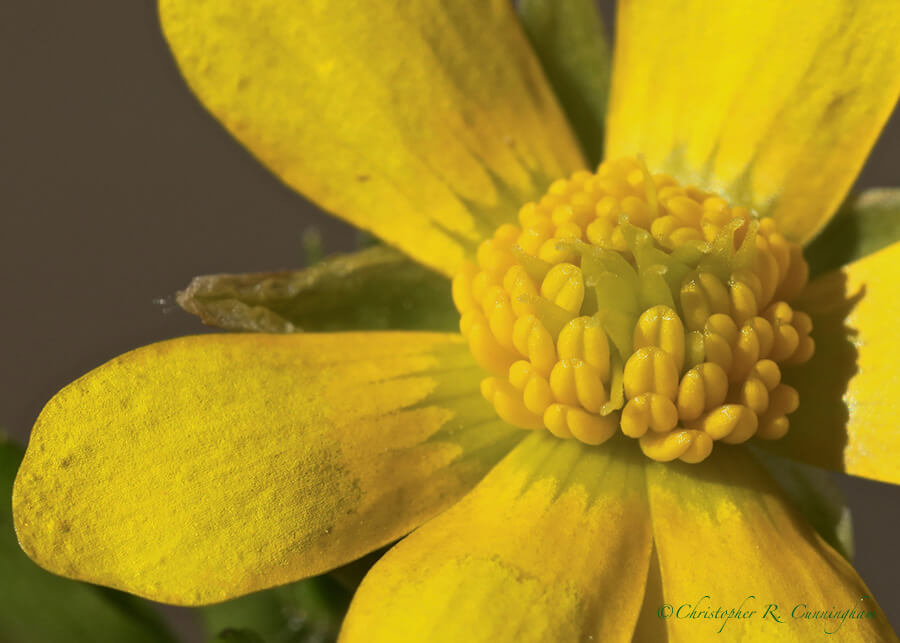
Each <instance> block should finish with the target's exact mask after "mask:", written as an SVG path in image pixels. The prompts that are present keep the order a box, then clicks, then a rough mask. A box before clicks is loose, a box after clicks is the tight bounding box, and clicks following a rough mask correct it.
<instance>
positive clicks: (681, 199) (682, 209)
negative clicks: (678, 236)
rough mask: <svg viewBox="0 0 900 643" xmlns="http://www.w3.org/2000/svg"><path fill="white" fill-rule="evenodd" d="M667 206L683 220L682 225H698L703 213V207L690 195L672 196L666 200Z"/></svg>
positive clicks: (677, 217)
mask: <svg viewBox="0 0 900 643" xmlns="http://www.w3.org/2000/svg"><path fill="white" fill-rule="evenodd" d="M665 207H666V210H668V211H669V212H670V213H671V214H672V215H673V216H674V217H675V218H676V219H678V220H679V221H680V222H681V225H686V226H692V227H696V226H697V225H699V223H700V217H701V216H702V215H703V208H701V207H700V204H699V203H697V202H696V201H694V200H693V199H692V198H690V197H689V196H675V197H672V198H671V199H669V200H668V201H667V202H666V204H665Z"/></svg>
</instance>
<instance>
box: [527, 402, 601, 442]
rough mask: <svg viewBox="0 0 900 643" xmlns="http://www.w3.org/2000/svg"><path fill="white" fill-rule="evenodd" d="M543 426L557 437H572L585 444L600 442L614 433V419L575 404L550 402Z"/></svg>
mask: <svg viewBox="0 0 900 643" xmlns="http://www.w3.org/2000/svg"><path fill="white" fill-rule="evenodd" d="M543 420H544V426H546V427H547V429H548V430H549V431H550V432H551V433H553V434H554V435H556V436H557V437H574V438H576V439H578V440H579V441H581V442H584V443H585V444H602V443H604V442H606V441H607V440H609V439H610V438H611V437H612V436H613V435H615V433H616V428H617V427H616V420H615V419H614V418H611V417H603V416H600V415H593V414H591V413H588V412H587V411H584V410H583V409H580V408H578V407H575V406H568V405H566V404H551V405H550V406H549V407H548V408H547V410H546V411H545V412H544V418H543Z"/></svg>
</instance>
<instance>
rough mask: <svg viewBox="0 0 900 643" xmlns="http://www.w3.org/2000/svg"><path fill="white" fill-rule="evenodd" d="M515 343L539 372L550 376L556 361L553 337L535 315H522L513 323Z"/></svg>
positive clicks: (518, 349)
mask: <svg viewBox="0 0 900 643" xmlns="http://www.w3.org/2000/svg"><path fill="white" fill-rule="evenodd" d="M513 345H514V346H515V347H516V350H517V351H519V353H520V354H522V355H523V356H525V357H527V358H528V360H529V361H530V362H531V363H532V364H533V365H534V367H535V368H536V369H537V371H538V373H541V374H542V375H544V376H545V377H546V376H549V375H550V369H552V368H553V365H554V364H555V363H556V348H555V347H554V345H553V338H552V337H551V336H550V333H549V332H548V331H547V329H546V328H544V325H543V324H542V323H541V322H540V320H538V318H537V317H535V316H534V315H528V316H526V317H520V318H519V319H518V320H517V321H516V323H515V324H514V325H513Z"/></svg>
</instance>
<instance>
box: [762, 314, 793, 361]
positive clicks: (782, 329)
mask: <svg viewBox="0 0 900 643" xmlns="http://www.w3.org/2000/svg"><path fill="white" fill-rule="evenodd" d="M774 335H775V339H774V341H773V342H772V350H771V352H770V353H769V357H770V358H772V359H773V360H775V361H776V362H782V361H784V360H786V359H787V358H788V357H790V356H791V355H793V354H794V351H795V350H797V347H798V346H799V345H800V335H799V334H798V333H797V329H796V328H794V327H793V326H792V325H791V324H790V323H785V324H775V328H774Z"/></svg>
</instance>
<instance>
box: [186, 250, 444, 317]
mask: <svg viewBox="0 0 900 643" xmlns="http://www.w3.org/2000/svg"><path fill="white" fill-rule="evenodd" d="M177 301H178V304H179V305H180V306H181V307H182V308H184V309H185V310H186V311H188V312H189V313H193V314H195V315H198V316H199V317H200V318H201V319H202V320H203V322H204V323H205V324H208V325H210V326H217V327H219V328H224V329H226V330H231V331H251V332H265V333H291V332H299V331H304V330H307V331H339V330H352V329H361V330H380V329H396V330H413V329H416V330H418V329H425V330H446V331H452V330H458V328H459V315H458V313H457V312H456V310H455V309H454V308H453V302H452V299H451V296H450V282H449V281H448V280H447V279H446V278H445V277H444V276H442V275H439V274H438V273H435V272H432V271H431V270H429V269H428V268H425V267H424V266H421V265H419V264H417V263H416V262H414V261H413V260H412V259H409V258H408V257H406V256H405V255H403V254H402V253H400V252H399V251H397V250H394V249H392V248H388V247H385V246H376V247H373V248H367V249H365V250H361V251H359V252H354V253H351V254H346V255H338V256H334V257H331V258H328V259H325V260H324V261H322V262H321V263H318V264H316V265H314V266H311V267H309V268H305V269H303V270H290V271H283V272H272V273H254V274H246V275H225V274H223V275H205V276H202V277H195V278H194V279H193V281H191V283H190V285H189V286H188V287H187V289H185V290H183V291H181V292H180V293H178V296H177Z"/></svg>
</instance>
